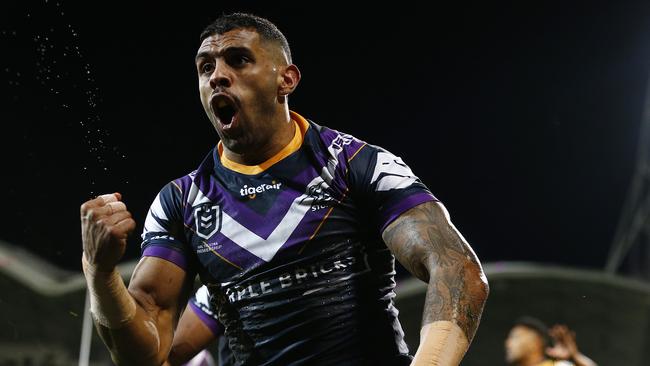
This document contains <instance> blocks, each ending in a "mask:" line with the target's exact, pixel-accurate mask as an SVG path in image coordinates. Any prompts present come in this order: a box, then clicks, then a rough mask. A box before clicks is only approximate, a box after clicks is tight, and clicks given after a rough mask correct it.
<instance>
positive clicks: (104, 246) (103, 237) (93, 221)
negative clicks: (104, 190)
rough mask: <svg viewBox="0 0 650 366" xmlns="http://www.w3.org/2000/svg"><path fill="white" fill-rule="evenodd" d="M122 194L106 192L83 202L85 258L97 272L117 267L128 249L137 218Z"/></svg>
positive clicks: (82, 228)
mask: <svg viewBox="0 0 650 366" xmlns="http://www.w3.org/2000/svg"><path fill="white" fill-rule="evenodd" d="M121 200H122V195H121V194H119V193H112V194H104V195H101V196H99V197H97V198H95V199H92V200H90V201H87V202H85V203H84V204H82V205H81V239H82V241H83V250H84V254H83V255H84V256H85V257H86V258H85V259H86V261H87V262H88V264H90V265H91V266H94V267H95V268H96V269H97V270H98V271H104V272H109V271H112V270H113V269H114V268H115V265H117V263H118V262H119V261H120V259H121V258H122V256H123V255H124V251H125V250H126V238H127V237H128V235H129V234H130V233H131V232H132V231H133V230H134V229H135V221H134V220H133V219H132V218H131V213H130V212H129V211H127V210H126V205H125V204H124V202H122V201H121Z"/></svg>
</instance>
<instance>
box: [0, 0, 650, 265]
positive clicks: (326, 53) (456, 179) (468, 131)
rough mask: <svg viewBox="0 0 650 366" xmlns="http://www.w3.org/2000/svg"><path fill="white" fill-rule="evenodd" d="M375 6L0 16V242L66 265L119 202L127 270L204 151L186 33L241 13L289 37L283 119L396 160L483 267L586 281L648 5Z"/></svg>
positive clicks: (128, 7)
mask: <svg viewBox="0 0 650 366" xmlns="http://www.w3.org/2000/svg"><path fill="white" fill-rule="evenodd" d="M134 3H135V2H134ZM386 4H387V5H373V6H372V7H368V8H365V9H364V10H353V9H348V7H350V6H352V2H347V3H346V2H340V3H336V2H295V3H291V2H270V1H264V2H262V1H259V2H253V1H246V2H237V3H235V2H228V3H226V2H218V1H203V2H187V1H186V2H174V3H173V4H170V5H162V2H150V3H148V4H137V5H134V4H127V3H123V4H119V3H115V2H102V3H101V4H100V3H91V2H79V3H76V4H75V3H72V2H65V1H60V2H58V3H57V2H56V1H53V0H50V1H40V2H36V1H33V2H17V1H13V2H3V4H2V5H1V7H2V8H1V10H0V14H1V15H0V19H1V23H0V40H1V43H0V50H1V51H0V52H1V53H0V75H2V76H1V79H0V95H1V98H0V100H1V101H0V103H1V104H0V110H1V114H0V115H1V117H0V118H1V121H2V123H1V124H0V125H1V130H0V131H1V132H0V156H1V158H0V164H1V167H2V179H1V182H2V183H0V184H1V185H0V195H1V196H0V197H1V202H2V203H1V204H2V210H1V212H2V217H1V218H0V219H1V220H0V240H4V241H7V242H9V243H13V244H15V245H19V246H22V247H26V248H29V249H31V250H32V251H33V252H35V253H36V254H38V255H40V256H42V257H44V258H48V259H50V260H52V261H53V262H54V263H56V264H58V265H60V266H63V267H65V268H68V269H73V270H78V269H80V263H79V262H80V261H79V258H80V254H81V240H80V235H79V218H78V215H79V214H78V210H79V205H80V204H81V203H82V202H83V201H85V200H87V199H89V198H90V197H92V196H95V195H97V194H101V193H108V192H114V191H119V192H121V193H122V194H123V196H124V200H125V202H126V203H127V206H128V207H129V209H130V210H131V212H132V213H133V214H134V216H135V218H136V221H137V222H138V224H139V225H138V228H137V229H136V233H135V234H134V235H133V236H132V237H131V239H130V246H129V249H128V252H127V258H129V259H134V258H136V257H137V256H138V255H139V232H140V231H141V229H142V223H143V221H144V216H145V214H146V210H147V209H148V206H149V204H150V203H151V201H152V200H153V198H154V197H155V195H156V194H157V192H158V190H159V189H160V188H161V187H162V186H163V185H164V184H165V183H167V182H168V181H169V180H171V179H174V178H176V177H179V176H182V175H184V174H186V173H188V172H190V171H191V170H193V169H195V167H196V166H197V165H198V163H199V162H200V161H201V159H202V158H203V157H204V155H205V154H206V153H207V152H208V151H209V149H210V148H211V147H212V146H213V145H214V143H215V142H216V139H217V135H216V132H214V130H213V129H212V127H211V125H210V124H209V122H208V120H207V117H205V115H204V112H203V110H202V107H201V105H200V101H199V97H198V91H197V80H196V75H195V69H194V64H193V61H194V55H195V52H196V49H197V47H198V45H199V43H198V36H199V33H200V31H201V30H202V29H203V27H204V26H205V25H207V24H208V23H209V22H210V21H211V20H212V19H213V18H215V17H216V16H217V15H219V14H220V13H223V12H230V11H233V10H241V11H251V12H254V13H257V14H258V15H262V16H265V17H268V18H269V19H270V20H272V21H274V22H275V23H276V24H277V25H278V26H279V28H280V29H281V30H282V31H283V32H284V33H285V35H286V36H287V38H288V40H289V43H290V45H291V47H292V51H293V57H294V62H295V63H296V64H297V65H298V66H299V68H300V69H301V71H302V76H303V77H302V81H301V83H300V85H299V87H298V89H297V90H296V92H295V93H294V94H293V95H292V97H291V100H290V107H291V109H292V110H295V111H297V112H299V113H301V114H302V115H304V116H305V117H308V118H311V119H313V120H315V121H316V122H318V123H321V124H324V125H327V126H329V127H332V128H335V129H338V130H341V131H345V132H348V133H351V134H353V135H355V136H356V137H359V138H361V139H363V140H365V141H368V142H370V143H373V144H377V145H380V146H383V147H385V148H387V149H389V150H391V151H392V152H393V153H395V154H397V155H399V156H401V157H402V158H403V159H404V160H405V161H406V162H407V163H408V164H409V165H410V166H411V168H412V169H413V171H414V172H415V173H416V174H417V175H418V176H419V177H420V178H421V179H422V180H423V181H424V182H425V183H426V184H427V185H428V186H429V187H430V188H431V190H432V191H433V192H434V194H435V195H436V196H437V197H438V198H440V199H441V200H442V201H443V202H444V203H445V204H446V206H447V208H448V209H449V211H450V213H451V216H452V220H453V221H454V223H455V224H456V226H457V227H458V228H459V230H460V231H461V232H462V233H463V235H464V236H465V237H466V238H467V240H468V241H469V242H470V244H471V245H472V246H473V247H474V249H475V250H476V252H477V254H478V255H479V257H480V259H481V260H482V261H484V262H492V261H501V260H524V261H540V262H545V263H557V264H565V265H571V266H578V267H587V268H602V267H603V266H604V265H605V261H606V256H607V252H608V250H609V246H610V243H611V241H612V238H613V235H614V231H615V229H616V225H617V221H618V217H619V215H620V211H621V209H622V204H623V201H624V198H625V195H626V192H627V188H628V185H629V182H630V179H631V176H632V173H633V168H634V163H635V153H636V145H637V141H638V134H639V126H640V121H641V116H642V110H643V103H644V98H645V89H646V83H647V80H648V71H649V66H650V4H648V3H644V2H630V1H616V2H615V1H609V2H594V1H576V2H559V1H558V2H555V1H552V2H549V1H531V2H512V3H509V2H490V3H481V4H480V5H476V4H471V3H468V2H462V3H458V4H457V5H440V4H437V3H427V4H426V6H425V5H424V4H422V5H421V4H417V3H415V2H413V3H411V2H399V3H397V2H390V3H388V2H387V3H386ZM355 6H358V5H355Z"/></svg>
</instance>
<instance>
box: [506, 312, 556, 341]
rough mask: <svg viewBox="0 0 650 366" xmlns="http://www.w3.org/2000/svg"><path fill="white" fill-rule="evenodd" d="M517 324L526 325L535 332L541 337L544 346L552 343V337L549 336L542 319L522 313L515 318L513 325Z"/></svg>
mask: <svg viewBox="0 0 650 366" xmlns="http://www.w3.org/2000/svg"><path fill="white" fill-rule="evenodd" d="M518 325H519V326H522V327H526V328H528V329H530V330H532V331H534V332H535V333H537V334H538V335H539V337H540V338H541V339H542V342H543V343H544V347H550V346H552V345H553V338H551V335H550V333H549V330H548V327H547V326H546V324H545V323H544V322H543V321H541V320H539V319H537V318H535V317H532V316H528V315H524V316H520V317H519V318H517V319H516V320H515V323H514V324H513V327H516V326H518Z"/></svg>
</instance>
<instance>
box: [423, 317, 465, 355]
mask: <svg viewBox="0 0 650 366" xmlns="http://www.w3.org/2000/svg"><path fill="white" fill-rule="evenodd" d="M467 347H468V342H467V337H466V336H465V334H464V333H463V330H462V329H460V327H459V326H458V325H456V323H454V322H451V321H435V322H433V323H429V324H426V325H425V326H424V327H422V329H421V330H420V346H419V347H418V351H417V353H416V354H415V358H414V359H413V362H411V366H425V365H426V366H448V365H450V366H451V365H453V366H458V365H459V364H460V361H461V360H462V359H463V356H464V355H465V351H467Z"/></svg>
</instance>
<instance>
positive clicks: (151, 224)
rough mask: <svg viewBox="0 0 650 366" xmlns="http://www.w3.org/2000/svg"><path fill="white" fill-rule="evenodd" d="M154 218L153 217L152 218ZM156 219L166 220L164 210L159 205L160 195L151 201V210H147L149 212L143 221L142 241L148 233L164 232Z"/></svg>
mask: <svg viewBox="0 0 650 366" xmlns="http://www.w3.org/2000/svg"><path fill="white" fill-rule="evenodd" d="M154 216H155V217H154ZM156 217H157V218H158V219H161V220H165V221H166V220H168V218H167V214H165V210H163V207H162V204H161V203H160V193H158V195H157V196H156V199H154V200H153V203H152V204H151V208H150V209H149V212H148V213H147V218H146V219H145V220H144V230H143V232H142V238H143V239H144V236H145V234H146V233H148V232H154V233H155V232H165V231H166V230H165V228H163V227H162V226H161V225H160V224H159V223H158V221H157V220H156Z"/></svg>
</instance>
